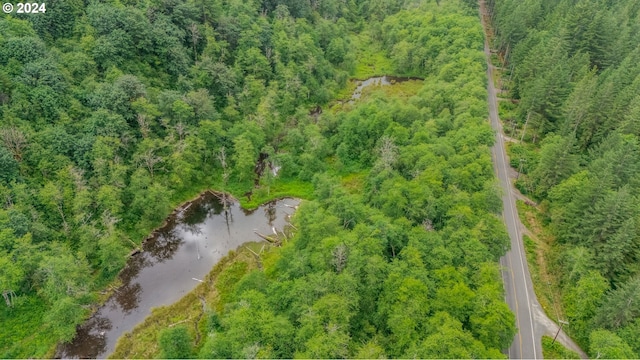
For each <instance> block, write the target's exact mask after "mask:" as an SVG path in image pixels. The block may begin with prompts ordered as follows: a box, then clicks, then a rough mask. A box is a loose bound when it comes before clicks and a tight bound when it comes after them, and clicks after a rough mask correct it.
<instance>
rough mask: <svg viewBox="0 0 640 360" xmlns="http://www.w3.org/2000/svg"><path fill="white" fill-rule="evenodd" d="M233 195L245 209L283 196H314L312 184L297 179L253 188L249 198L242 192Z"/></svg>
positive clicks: (309, 197) (306, 197)
mask: <svg viewBox="0 0 640 360" xmlns="http://www.w3.org/2000/svg"><path fill="white" fill-rule="evenodd" d="M233 195H234V196H235V197H236V198H237V199H238V201H240V205H241V206H242V207H243V208H245V209H247V210H252V209H255V208H257V207H258V206H260V205H262V204H264V203H267V202H269V201H272V200H275V199H281V198H284V197H295V198H300V199H305V200H311V199H313V198H314V196H313V185H312V184H311V183H309V182H304V181H300V180H297V179H294V180H278V181H276V182H275V183H274V184H273V185H272V186H271V187H270V188H267V187H265V186H262V187H260V188H259V189H253V194H252V196H251V200H249V198H247V197H246V196H244V195H243V194H239V193H234V194H233Z"/></svg>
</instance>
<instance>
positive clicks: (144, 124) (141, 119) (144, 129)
mask: <svg viewBox="0 0 640 360" xmlns="http://www.w3.org/2000/svg"><path fill="white" fill-rule="evenodd" d="M136 120H137V121H138V126H140V133H141V134H142V137H143V138H145V139H146V138H147V137H149V132H150V129H149V122H148V121H147V115H145V114H138V116H137V117H136Z"/></svg>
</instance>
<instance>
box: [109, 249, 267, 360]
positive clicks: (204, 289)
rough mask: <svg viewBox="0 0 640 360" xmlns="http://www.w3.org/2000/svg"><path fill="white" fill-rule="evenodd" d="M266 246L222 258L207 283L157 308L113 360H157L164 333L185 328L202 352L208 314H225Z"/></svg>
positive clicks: (124, 340) (120, 346)
mask: <svg viewBox="0 0 640 360" xmlns="http://www.w3.org/2000/svg"><path fill="white" fill-rule="evenodd" d="M263 246H265V245H264V243H249V244H246V245H245V246H242V247H241V248H239V249H238V250H237V251H232V252H230V253H229V254H228V255H227V256H225V257H224V258H222V259H221V260H220V261H219V262H218V264H216V266H215V267H214V268H213V270H211V272H210V273H209V274H208V275H207V276H206V277H205V278H204V282H203V283H202V284H200V285H198V286H197V287H196V288H195V289H194V290H192V291H191V292H190V293H188V294H187V295H186V296H184V297H183V298H182V299H180V300H179V301H178V302H176V303H174V304H172V305H169V306H163V307H160V308H154V309H152V311H151V315H150V316H148V317H147V318H146V319H145V320H144V322H142V323H141V324H139V325H138V326H136V327H135V328H134V329H133V331H132V332H130V333H126V334H125V335H123V336H122V337H121V338H120V339H119V340H118V343H117V345H116V350H115V352H114V353H113V354H112V355H111V356H110V358H112V359H125V358H147V359H148V358H155V357H158V356H159V354H160V349H159V347H158V339H157V337H158V334H159V333H160V331H162V330H164V329H167V328H170V327H174V326H176V325H184V326H186V327H187V328H188V329H189V334H190V335H191V338H192V339H193V340H194V342H195V347H196V349H198V347H199V346H200V345H202V343H203V342H204V338H205V336H206V335H207V334H206V321H207V314H208V313H209V311H211V310H212V309H215V310H218V311H219V310H221V309H220V306H222V303H223V301H221V300H223V299H224V298H225V297H227V296H229V292H231V291H232V290H233V285H234V284H235V282H236V281H237V280H238V279H240V277H242V275H244V274H245V273H247V272H249V271H251V270H253V269H255V268H257V267H258V262H257V260H256V257H255V255H254V254H253V253H252V252H251V251H249V250H248V249H252V251H253V252H256V253H259V252H260V250H261V249H262V248H263Z"/></svg>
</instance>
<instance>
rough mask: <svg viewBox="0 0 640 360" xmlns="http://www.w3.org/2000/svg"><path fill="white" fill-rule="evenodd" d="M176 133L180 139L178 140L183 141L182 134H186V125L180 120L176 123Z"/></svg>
mask: <svg viewBox="0 0 640 360" xmlns="http://www.w3.org/2000/svg"><path fill="white" fill-rule="evenodd" d="M176 133H177V134H178V138H179V139H180V141H183V140H184V136H185V135H186V134H187V127H186V126H184V124H183V123H182V121H181V122H179V123H178V124H176Z"/></svg>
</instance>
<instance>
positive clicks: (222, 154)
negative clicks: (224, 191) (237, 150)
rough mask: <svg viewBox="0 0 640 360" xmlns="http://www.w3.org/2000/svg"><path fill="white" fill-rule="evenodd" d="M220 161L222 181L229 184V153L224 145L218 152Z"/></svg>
mask: <svg viewBox="0 0 640 360" xmlns="http://www.w3.org/2000/svg"><path fill="white" fill-rule="evenodd" d="M218 161H220V166H222V183H223V184H224V185H225V186H227V181H228V180H229V167H228V165H227V153H226V151H225V148H224V146H223V147H221V148H220V151H219V152H218Z"/></svg>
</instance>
